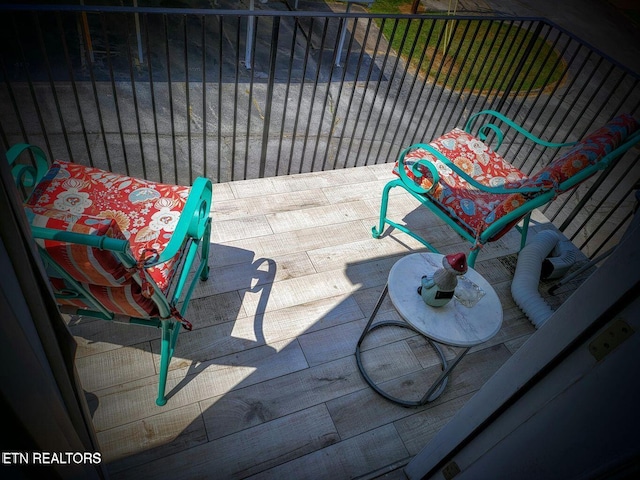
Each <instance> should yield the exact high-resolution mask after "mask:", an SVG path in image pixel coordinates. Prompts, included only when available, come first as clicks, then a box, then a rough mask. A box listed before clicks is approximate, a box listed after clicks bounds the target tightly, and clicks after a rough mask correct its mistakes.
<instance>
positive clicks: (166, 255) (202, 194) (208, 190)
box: [146, 177, 213, 267]
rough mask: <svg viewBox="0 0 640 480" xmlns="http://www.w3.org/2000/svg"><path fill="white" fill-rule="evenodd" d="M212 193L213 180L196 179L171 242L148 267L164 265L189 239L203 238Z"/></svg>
mask: <svg viewBox="0 0 640 480" xmlns="http://www.w3.org/2000/svg"><path fill="white" fill-rule="evenodd" d="M212 191H213V187H212V185H211V180H209V179H207V178H204V177H198V178H196V180H195V182H194V183H193V186H192V187H191V192H190V193H189V198H188V199H187V203H186V204H185V206H184V209H183V210H182V214H181V215H180V220H178V224H177V225H176V228H175V230H174V232H173V235H172V237H171V240H169V243H168V244H167V246H166V247H165V249H164V250H163V251H162V253H161V254H160V256H159V257H157V258H154V259H153V260H152V261H151V262H150V263H148V264H147V265H146V266H149V267H150V266H153V265H157V264H160V263H164V262H166V261H167V260H169V259H171V258H173V257H174V256H176V255H177V254H178V252H179V251H180V249H181V248H182V245H183V244H184V241H185V240H186V239H187V238H192V239H195V240H198V239H200V238H202V236H203V235H204V232H205V229H206V226H207V220H208V218H209V211H210V210H211V198H212Z"/></svg>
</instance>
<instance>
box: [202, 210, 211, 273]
mask: <svg viewBox="0 0 640 480" xmlns="http://www.w3.org/2000/svg"><path fill="white" fill-rule="evenodd" d="M210 240H211V219H209V220H208V221H207V226H206V227H205V230H204V235H203V236H202V240H201V242H202V251H201V254H202V256H201V259H200V261H201V262H203V263H204V267H203V268H202V272H201V273H200V280H202V281H204V280H206V279H207V278H209V242H210Z"/></svg>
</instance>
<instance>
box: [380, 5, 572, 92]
mask: <svg viewBox="0 0 640 480" xmlns="http://www.w3.org/2000/svg"><path fill="white" fill-rule="evenodd" d="M410 8H411V0H377V1H376V2H375V3H374V4H373V5H372V7H371V9H370V11H371V12H372V13H392V14H397V13H410ZM378 26H379V27H381V28H382V30H383V32H384V35H385V37H386V38H387V40H390V41H391V44H392V46H393V48H394V49H395V50H396V51H398V52H400V53H401V55H403V57H404V58H405V59H406V58H407V57H408V56H409V55H410V54H411V48H412V45H413V43H414V41H415V42H417V43H416V47H415V50H414V52H413V55H412V56H411V64H412V66H413V67H414V68H417V67H418V65H417V63H418V60H419V59H420V55H421V53H422V52H423V51H424V49H425V48H426V53H427V55H426V59H425V60H424V61H423V63H422V65H421V66H420V72H421V74H423V75H428V76H429V78H430V79H431V80H432V81H435V82H436V83H437V84H439V85H445V86H447V87H449V88H452V89H455V90H464V91H467V90H473V91H474V92H476V93H477V92H480V91H482V90H486V89H488V88H493V89H497V90H498V91H504V89H505V88H506V87H507V84H508V82H509V79H510V78H512V76H513V74H514V73H515V70H516V67H517V65H519V63H520V62H521V60H522V56H523V54H524V51H525V46H526V45H528V44H529V43H530V41H531V40H532V39H533V33H531V32H527V31H526V30H525V29H524V28H519V27H517V26H515V25H513V24H511V23H510V22H496V21H489V20H486V21H475V20H474V21H468V20H459V21H454V20H447V18H446V15H445V16H443V18H442V20H440V19H438V20H427V21H425V22H424V23H423V25H422V28H421V29H420V22H419V21H416V20H413V21H409V20H404V19H403V20H399V21H398V22H397V24H396V21H395V20H386V21H384V22H383V21H382V20H378ZM394 28H395V32H394ZM407 28H408V29H409V31H408V33H407V38H406V40H405V41H404V44H403V43H402V39H403V37H404V34H405V31H406V30H407ZM465 32H466V34H465ZM513 46H519V47H518V48H513ZM531 51H532V53H534V54H535V55H533V56H532V58H533V60H532V61H531V60H527V62H526V63H525V64H524V67H523V68H522V71H521V73H520V74H519V75H518V77H517V79H516V82H515V86H516V87H517V88H518V90H520V91H528V90H530V89H533V90H538V89H541V88H545V87H548V86H549V85H553V84H554V83H555V82H557V81H559V80H560V79H561V78H562V76H563V74H564V71H565V66H564V63H563V62H562V61H560V59H559V58H558V55H557V53H556V52H555V51H554V50H553V49H552V48H551V46H550V45H549V44H548V43H547V42H545V41H544V40H543V39H540V38H539V39H536V40H535V44H534V46H533V49H532V50H531ZM433 57H435V59H434V58H433ZM432 59H433V60H434V62H433V66H432V67H431V68H430V69H429V65H430V63H431V60H432ZM465 59H466V60H465ZM470 59H473V60H470ZM442 62H444V67H443V68H442V69H440V68H439V67H440V65H441V64H442ZM427 69H429V70H431V71H426V70H427ZM438 71H439V72H440V73H439V74H438ZM449 71H451V74H450V75H448V72H449Z"/></svg>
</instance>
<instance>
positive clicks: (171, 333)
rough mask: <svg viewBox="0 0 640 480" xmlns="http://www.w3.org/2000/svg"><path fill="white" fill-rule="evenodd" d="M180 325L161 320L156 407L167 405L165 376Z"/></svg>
mask: <svg viewBox="0 0 640 480" xmlns="http://www.w3.org/2000/svg"><path fill="white" fill-rule="evenodd" d="M180 328H181V325H180V324H179V323H176V322H173V321H171V320H162V339H161V341H160V379H159V382H158V398H157V399H156V405H158V406H159V407H162V406H163V405H165V404H166V403H167V397H166V396H165V390H166V387H167V374H168V372H169V363H171V358H172V357H173V350H174V348H175V346H176V342H177V341H178V334H179V333H180Z"/></svg>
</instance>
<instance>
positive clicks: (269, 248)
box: [70, 165, 572, 480]
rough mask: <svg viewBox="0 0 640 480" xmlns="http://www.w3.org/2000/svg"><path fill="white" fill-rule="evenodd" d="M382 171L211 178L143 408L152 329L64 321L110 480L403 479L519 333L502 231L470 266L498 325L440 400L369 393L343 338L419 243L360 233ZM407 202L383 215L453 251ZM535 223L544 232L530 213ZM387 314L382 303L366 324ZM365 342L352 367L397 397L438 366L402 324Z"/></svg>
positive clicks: (509, 246)
mask: <svg viewBox="0 0 640 480" xmlns="http://www.w3.org/2000/svg"><path fill="white" fill-rule="evenodd" d="M390 178H391V173H390V167H389V166H388V165H378V166H371V167H359V168H354V169H347V170H339V171H333V172H322V173H312V174H302V175H294V176H290V177H278V178H272V179H262V180H249V181H242V182H234V183H227V184H220V185H216V186H215V187H214V207H213V213H212V215H213V219H214V223H213V237H212V242H213V245H212V258H211V260H210V265H211V271H212V274H211V277H210V279H209V280H208V281H207V282H205V283H201V284H200V285H199V286H198V288H197V290H196V292H195V294H194V299H193V300H192V303H191V305H190V307H189V310H188V312H187V318H188V319H189V320H190V321H191V322H192V323H193V325H194V329H193V331H191V332H186V331H183V333H181V335H180V338H179V340H178V345H177V349H176V353H175V357H174V359H173V362H172V364H171V371H170V373H169V381H168V391H169V392H170V398H169V401H168V403H167V405H166V406H164V407H157V406H156V405H155V402H154V401H155V396H156V387H157V375H156V371H157V367H158V362H159V356H158V351H159V341H158V338H159V332H158V331H157V330H155V329H150V328H145V327H138V326H129V325H119V324H109V323H108V322H101V321H90V320H85V319H72V320H71V322H70V327H71V329H72V332H73V334H74V335H75V336H76V338H77V341H78V343H79V349H78V358H77V368H78V371H79V374H80V376H81V379H82V382H83V386H84V389H85V391H86V392H87V396H88V398H89V399H90V408H91V411H92V415H93V423H94V426H95V429H96V431H97V435H98V439H99V441H100V443H101V448H102V452H103V458H104V459H105V460H106V461H107V462H108V470H109V472H110V474H111V476H112V478H115V479H119V478H135V479H139V478H171V479H173V480H176V479H179V478H216V479H218V478H219V479H227V478H296V479H298V478H310V479H323V478H327V479H332V480H333V479H342V478H360V477H362V478H375V477H378V476H382V475H385V474H388V476H386V477H385V478H404V475H403V473H402V467H403V466H404V465H405V464H406V463H407V462H408V461H409V460H410V458H411V457H412V456H413V455H415V454H416V453H417V452H418V451H419V450H420V449H421V448H422V447H423V446H424V445H425V444H426V443H427V442H428V441H429V440H430V439H431V438H432V437H433V435H434V434H435V433H436V432H437V431H438V430H439V429H440V428H441V427H442V426H443V425H444V424H445V423H446V422H447V421H448V420H449V419H450V418H451V417H452V415H454V414H455V413H456V411H458V410H459V409H460V407H461V406H462V405H463V404H464V403H465V402H466V401H467V400H468V399H469V398H470V397H471V396H472V395H473V394H474V392H475V391H477V390H478V389H479V388H480V387H481V386H482V385H483V383H484V382H485V381H486V380H487V379H488V378H489V377H490V376H491V375H492V374H493V373H494V372H495V371H496V370H497V369H498V368H500V366H501V365H502V364H503V363H504V362H505V361H507V360H508V359H509V357H510V356H511V355H512V354H513V353H514V352H515V351H516V350H517V349H518V348H519V346H520V345H522V343H523V342H525V341H526V339H527V338H528V337H529V336H530V335H531V334H533V333H534V331H535V330H534V328H533V327H532V325H531V324H530V323H529V321H528V320H527V319H526V318H525V316H524V315H523V314H522V312H521V311H520V310H519V309H518V307H517V306H516V305H515V304H514V302H513V300H512V298H511V294H510V282H511V278H512V275H513V270H514V268H515V258H516V257H515V252H516V251H517V245H518V241H519V237H518V235H517V233H516V232H515V231H514V232H511V233H510V234H508V235H506V236H505V237H503V239H501V240H500V241H498V242H496V243H495V244H492V245H491V246H488V247H486V248H485V249H483V251H482V252H481V253H480V255H479V258H478V262H477V264H476V269H477V270H478V271H479V272H480V273H482V274H483V275H484V276H485V278H487V279H488V280H489V281H490V282H491V284H492V285H493V286H494V288H495V290H496V291H497V292H498V294H499V296H500V298H501V301H502V305H503V309H504V322H503V326H502V329H501V330H500V332H499V333H498V335H496V336H495V337H494V338H493V339H492V340H491V341H489V342H487V343H486V344H483V345H481V346H478V347H475V348H473V349H472V350H471V352H470V353H469V355H468V356H467V357H466V358H465V359H464V360H463V361H462V363H461V364H460V365H459V366H458V367H457V369H456V370H454V372H453V375H452V377H451V378H450V382H449V385H448V386H447V388H446V390H445V392H444V394H443V395H442V396H441V397H440V398H439V399H437V400H436V401H434V402H433V403H431V404H428V405H427V406H425V407H421V408H417V409H407V408H402V407H399V406H396V405H393V404H391V403H389V402H388V401H386V400H384V399H383V398H381V397H379V396H378V395H376V394H375V393H374V392H373V391H372V390H371V388H369V386H368V385H367V384H366V383H365V382H364V381H363V380H362V378H361V376H360V374H359V372H358V369H357V366H356V361H355V357H354V348H355V344H356V342H357V340H358V338H359V336H360V333H361V331H362V328H363V327H364V324H365V323H366V321H367V318H368V316H369V314H370V313H371V310H372V309H373V307H374V305H375V303H376V300H377V298H378V296H379V294H380V292H381V291H382V288H383V287H384V284H385V282H386V278H387V275H388V272H389V270H390V268H391V266H392V265H393V263H394V262H395V261H397V260H398V259H399V258H400V257H401V256H402V255H406V254H407V253H411V252H415V251H422V250H423V249H422V248H421V246H420V245H419V244H418V243H417V242H415V241H414V240H413V239H411V238H410V237H409V236H407V235H405V234H403V233H401V232H397V231H396V232H392V233H391V234H386V235H385V236H384V237H383V238H381V239H378V240H375V239H373V238H372V237H371V233H370V231H371V226H372V225H373V224H374V223H375V220H376V217H377V214H378V207H379V202H380V194H381V190H382V187H383V185H384V184H385V183H386V181H387V180H389V179H390ZM416 207H417V204H416V203H415V201H413V200H412V199H411V198H410V197H409V196H408V195H406V194H404V193H401V192H396V193H395V194H393V196H392V198H391V202H390V213H391V214H392V215H393V216H394V217H395V218H398V219H402V218H407V221H409V222H411V224H412V225H414V226H417V225H419V226H420V229H421V230H422V232H423V233H424V234H425V235H426V236H427V237H428V238H429V239H430V240H432V241H433V243H434V244H435V246H436V247H438V248H439V249H440V250H441V251H442V252H443V253H452V252H455V251H465V250H466V248H468V246H467V244H466V243H464V242H462V241H461V239H460V238H459V237H458V236H457V235H455V234H454V233H453V232H452V231H451V230H450V229H448V228H447V227H446V226H444V225H442V223H441V222H440V221H439V220H437V219H436V218H435V217H434V216H432V215H431V214H429V213H427V212H426V211H425V210H424V209H421V210H416ZM533 228H535V229H541V228H550V225H549V224H546V223H545V221H544V219H543V218H542V217H540V218H538V219H537V221H536V222H534V225H533ZM408 288H414V287H413V286H408ZM571 290H572V287H571V286H567V287H563V288H562V289H561V291H560V292H559V294H558V295H557V296H556V297H553V298H551V299H550V302H551V304H552V306H554V307H557V306H558V304H559V303H560V302H561V301H562V300H563V299H564V298H566V296H567V295H568V294H569V293H570V292H571ZM396 317H397V313H395V311H394V310H393V307H392V306H391V304H390V303H389V302H388V300H387V302H386V303H385V304H384V306H383V307H382V309H381V311H380V313H379V314H378V317H377V318H379V319H390V318H396ZM396 330H397V331H396ZM365 346H366V348H367V351H366V352H365V353H364V354H363V357H364V359H365V362H366V364H367V367H368V368H369V369H370V370H371V371H373V372H376V378H377V379H379V380H380V381H381V382H386V383H385V386H386V387H388V388H390V389H392V388H400V389H401V390H402V392H403V395H404V396H406V397H411V396H412V395H413V397H414V398H419V397H420V396H421V393H422V392H423V389H424V382H425V381H428V377H433V378H435V375H436V374H437V373H438V370H439V364H438V360H437V358H436V356H435V354H434V353H433V352H432V350H431V349H430V348H429V347H428V346H427V345H426V344H425V342H424V341H423V340H422V339H421V338H419V337H417V336H415V335H410V334H409V332H408V331H404V329H394V328H389V329H382V330H380V331H377V332H376V333H375V334H372V335H371V336H370V337H368V338H367V340H366V343H365ZM445 353H446V355H447V356H449V357H452V356H453V355H454V354H455V351H454V350H453V349H452V348H447V349H445Z"/></svg>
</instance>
